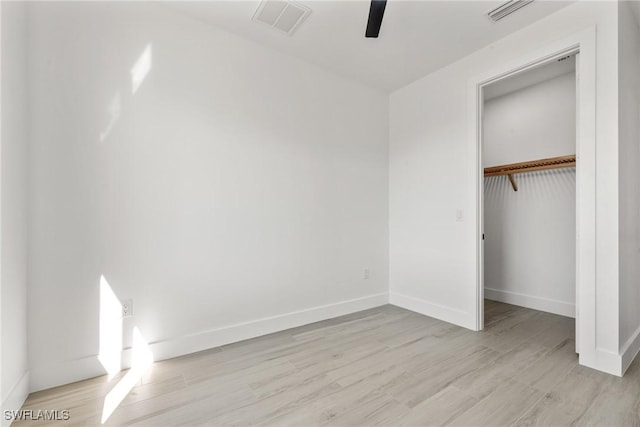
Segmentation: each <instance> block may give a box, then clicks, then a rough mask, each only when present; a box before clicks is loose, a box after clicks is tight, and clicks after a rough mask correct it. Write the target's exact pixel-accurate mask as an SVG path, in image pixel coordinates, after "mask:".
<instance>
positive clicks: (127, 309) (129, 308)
mask: <svg viewBox="0 0 640 427" xmlns="http://www.w3.org/2000/svg"><path fill="white" fill-rule="evenodd" d="M131 316H133V300H132V299H126V300H124V301H122V317H131Z"/></svg>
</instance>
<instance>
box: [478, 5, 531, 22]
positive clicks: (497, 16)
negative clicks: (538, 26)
mask: <svg viewBox="0 0 640 427" xmlns="http://www.w3.org/2000/svg"><path fill="white" fill-rule="evenodd" d="M531 2H533V0H510V1H508V2H506V3H503V4H501V5H500V6H498V7H496V8H495V9H493V10H492V11H490V12H489V13H488V15H489V18H491V19H493V20H494V21H499V20H501V19H502V18H505V17H507V16H509V15H511V14H512V13H513V12H515V11H516V10H518V9H520V8H522V7H525V6H526V5H528V4H529V3H531Z"/></svg>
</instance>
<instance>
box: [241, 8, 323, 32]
mask: <svg viewBox="0 0 640 427" xmlns="http://www.w3.org/2000/svg"><path fill="white" fill-rule="evenodd" d="M310 13H311V9H309V8H308V7H306V6H303V5H301V4H300V3H296V2H293V1H282V0H264V1H262V2H261V3H260V5H259V6H258V9H256V13H254V14H253V20H254V21H258V22H262V23H263V24H266V25H268V26H270V27H271V28H275V29H276V30H278V31H281V32H283V33H286V34H288V35H291V34H293V32H294V31H295V30H296V29H297V28H298V27H299V26H300V24H301V23H302V22H303V21H304V20H305V19H306V18H307V16H309V14H310Z"/></svg>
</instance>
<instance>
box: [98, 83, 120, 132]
mask: <svg viewBox="0 0 640 427" xmlns="http://www.w3.org/2000/svg"><path fill="white" fill-rule="evenodd" d="M121 111H122V101H121V99H120V92H117V93H116V94H115V95H114V97H113V98H112V99H111V102H110V103H109V106H108V107H107V114H108V115H109V122H108V123H107V127H105V129H104V131H103V132H102V133H101V134H100V142H104V141H105V140H106V139H107V137H108V136H109V134H110V133H111V130H112V129H113V127H114V126H115V125H116V122H117V121H118V118H119V117H120V112H121Z"/></svg>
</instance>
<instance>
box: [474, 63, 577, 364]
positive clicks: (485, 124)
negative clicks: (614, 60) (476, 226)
mask: <svg viewBox="0 0 640 427" xmlns="http://www.w3.org/2000/svg"><path fill="white" fill-rule="evenodd" d="M577 56H578V54H577V53H575V52H574V53H569V54H567V55H563V56H560V57H558V58H554V59H553V60H552V61H548V62H546V63H544V64H541V65H538V66H535V67H532V68H529V69H527V70H526V71H522V72H519V73H516V74H514V75H511V76H509V77H506V78H502V79H500V80H498V81H496V82H493V83H490V84H487V85H485V86H483V88H482V102H483V103H482V109H481V111H482V115H481V121H482V122H481V132H482V138H481V141H482V144H481V150H482V153H481V159H482V168H483V171H484V182H483V203H482V206H483V212H482V214H483V220H484V221H483V222H484V228H483V237H484V241H483V253H484V257H483V268H482V271H483V273H484V280H483V283H484V299H485V300H486V302H485V305H484V307H485V310H484V324H485V325H487V326H492V325H493V324H494V323H495V322H500V321H507V320H504V319H509V317H510V316H520V317H524V318H535V319H539V320H541V321H543V320H544V321H548V322H552V321H553V319H555V317H554V316H548V315H545V314H542V313H534V312H532V311H531V310H536V311H539V312H546V313H552V314H555V315H560V316H565V317H569V318H575V317H576V291H577V286H576V252H577V250H576V248H577V239H576V230H577V227H576V139H577V126H576V124H577V120H576V117H577V108H578V102H577V93H578V91H577V70H576V63H577V62H576V57H577ZM500 303H506V304H508V305H504V304H500ZM514 306H516V307H514ZM520 307H524V308H526V309H529V310H522V309H520ZM511 321H517V320H515V319H511ZM561 321H563V322H564V324H569V323H571V325H572V326H573V322H569V321H567V320H563V319H561ZM532 323H533V322H532ZM571 335H572V336H571V338H572V339H573V338H575V337H576V334H575V332H573V331H572V332H571ZM576 352H577V344H576Z"/></svg>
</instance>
